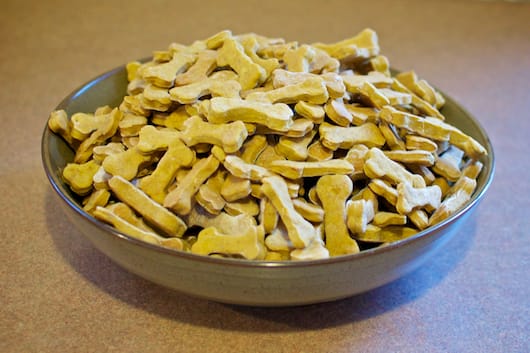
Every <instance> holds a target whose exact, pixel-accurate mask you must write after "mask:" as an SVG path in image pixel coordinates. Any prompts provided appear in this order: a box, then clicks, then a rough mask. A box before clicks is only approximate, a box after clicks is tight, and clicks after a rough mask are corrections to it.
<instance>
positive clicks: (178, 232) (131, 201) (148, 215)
mask: <svg viewBox="0 0 530 353" xmlns="http://www.w3.org/2000/svg"><path fill="white" fill-rule="evenodd" d="M109 186H110V189H111V190H112V191H113V193H114V194H115V195H116V197H117V198H118V199H120V200H121V201H123V202H125V203H126V204H127V205H129V206H131V207H132V208H134V210H135V211H136V212H138V213H139V214H141V215H142V216H143V217H145V219H146V220H148V221H149V222H150V223H152V224H153V225H155V226H156V227H157V228H159V229H160V230H161V231H163V232H164V233H165V234H168V235H170V236H176V237H181V236H182V235H183V234H184V232H185V231H186V228H187V227H186V224H185V223H184V222H183V221H182V220H181V219H180V218H179V217H178V216H176V215H175V214H173V213H172V212H170V211H169V210H167V209H166V208H164V207H162V206H161V205H160V204H158V203H157V202H155V201H153V200H152V199H151V198H149V196H147V195H146V194H145V193H144V192H142V191H141V190H140V189H138V188H137V187H135V186H134V185H133V184H131V183H130V182H128V181H127V180H126V179H124V178H123V177H121V176H114V177H112V178H111V179H110V180H109Z"/></svg>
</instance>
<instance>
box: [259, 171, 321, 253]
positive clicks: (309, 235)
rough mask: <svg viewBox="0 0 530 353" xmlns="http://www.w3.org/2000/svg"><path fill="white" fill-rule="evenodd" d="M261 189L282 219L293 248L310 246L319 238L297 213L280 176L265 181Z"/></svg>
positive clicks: (309, 224)
mask: <svg viewBox="0 0 530 353" xmlns="http://www.w3.org/2000/svg"><path fill="white" fill-rule="evenodd" d="M261 189H262V190H263V193H264V194H265V196H266V197H267V198H268V199H269V200H270V201H271V203H272V204H273V205H274V208H275V209H276V211H277V212H278V214H279V216H280V218H281V219H282V222H283V224H284V225H285V228H286V229H287V234H288V235H289V239H290V240H291V242H292V243H293V246H294V247H296V248H305V247H306V246H308V245H309V244H310V243H311V241H312V240H313V239H315V238H316V237H317V234H316V231H315V229H314V227H313V225H312V224H311V223H309V222H308V221H306V220H305V219H304V218H303V217H302V216H301V215H300V214H299V213H298V212H296V210H295V208H294V205H293V202H292V200H291V198H290V197H289V191H288V190H287V184H286V182H285V180H284V179H283V178H281V177H278V176H270V177H266V178H264V179H263V183H262V186H261Z"/></svg>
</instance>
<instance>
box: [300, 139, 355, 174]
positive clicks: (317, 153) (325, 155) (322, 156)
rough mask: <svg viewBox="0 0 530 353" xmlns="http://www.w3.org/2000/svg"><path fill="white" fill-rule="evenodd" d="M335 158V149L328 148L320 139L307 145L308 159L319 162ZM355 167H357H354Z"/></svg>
mask: <svg viewBox="0 0 530 353" xmlns="http://www.w3.org/2000/svg"><path fill="white" fill-rule="evenodd" d="M332 158H333V150H331V149H329V148H327V147H326V146H324V145H323V144H322V142H320V141H315V142H313V143H312V144H310V145H309V146H307V161H308V162H319V161H327V160H330V159H332ZM354 169H355V168H354Z"/></svg>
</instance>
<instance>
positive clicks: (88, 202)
mask: <svg viewBox="0 0 530 353" xmlns="http://www.w3.org/2000/svg"><path fill="white" fill-rule="evenodd" d="M109 199H110V192H109V191H108V190H106V189H99V190H95V191H93V192H92V193H91V194H90V195H89V196H88V197H86V198H85V199H84V200H83V210H84V211H86V212H88V213H90V214H92V213H93V212H94V210H95V209H96V207H98V206H102V207H104V206H105V205H107V203H108V202H109Z"/></svg>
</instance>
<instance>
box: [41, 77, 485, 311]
mask: <svg viewBox="0 0 530 353" xmlns="http://www.w3.org/2000/svg"><path fill="white" fill-rule="evenodd" d="M126 87H127V74H126V71H125V67H119V68H116V69H114V70H112V71H109V72H107V73H104V74H102V75H101V76H99V77H96V78H95V79H93V80H91V81H89V82H87V83H86V84H84V85H82V86H81V87H80V88H78V89H76V90H75V91H74V92H72V93H71V94H70V95H69V96H68V97H66V98H65V99H64V100H63V101H62V102H61V103H60V104H59V105H58V106H57V108H56V109H64V110H65V111H66V112H67V113H68V115H69V116H70V115H71V114H73V113H75V112H93V111H94V110H95V109H96V108H97V107H99V106H102V105H109V106H117V105H119V103H120V102H121V100H122V98H123V96H124V95H125V94H126ZM444 96H445V95H444ZM445 98H446V105H445V106H444V108H443V109H442V113H443V114H444V115H445V117H446V118H447V121H448V122H449V123H451V124H453V125H455V126H456V127H458V128H459V129H461V130H462V131H464V132H465V133H467V134H468V135H470V136H472V137H473V138H475V139H476V140H477V141H478V142H480V143H481V144H482V145H483V146H484V147H485V148H486V149H487V152H488V156H487V158H485V159H484V160H482V163H483V164H484V168H483V170H482V173H481V174H480V176H479V178H478V182H477V189H476V191H475V194H474V195H473V197H472V198H471V200H470V201H469V202H468V203H467V204H466V205H465V206H464V207H463V208H462V209H461V210H459V211H458V212H456V213H455V214H453V215H452V216H451V217H449V218H448V219H446V220H444V221H443V222H441V223H439V224H436V225H435V226H432V227H429V228H428V229H426V230H424V231H421V232H419V233H417V234H416V235H414V236H412V237H410V238H407V239H404V240H401V241H398V242H395V243H392V244H389V245H387V246H384V247H377V248H373V249H369V250H365V251H363V252H361V253H358V254H351V255H345V256H339V257H332V258H329V259H322V260H310V261H288V262H287V261H286V262H274V261H248V260H238V259H228V258H213V257H207V256H201V255H195V254H191V253H186V252H182V251H178V250H173V249H167V248H163V247H160V246H156V245H152V244H148V243H145V242H143V241H140V240H137V239H135V238H132V237H130V236H128V235H126V234H123V233H120V232H119V231H117V230H116V229H114V228H113V227H111V226H109V225H107V224H105V223H103V222H100V221H99V220H97V219H95V218H93V217H92V216H90V215H89V214H87V213H86V212H84V211H83V209H82V206H81V204H80V202H79V198H77V197H76V196H75V195H74V194H73V193H72V192H71V191H70V189H69V187H68V186H67V185H66V184H65V183H64V182H63V181H62V178H61V170H62V169H63V168H64V166H65V165H66V164H67V163H68V162H71V161H72V160H73V157H74V153H73V151H72V150H71V149H70V148H69V146H68V145H67V144H66V142H65V141H64V140H63V139H62V138H61V137H59V136H57V135H55V134H54V133H53V132H51V131H50V130H49V129H48V127H47V126H46V127H45V128H44V132H43V135H42V161H43V166H44V169H45V171H46V174H47V177H48V179H49V182H50V184H51V186H52V188H53V190H54V191H55V193H56V194H57V196H58V200H57V202H58V203H59V204H60V205H61V206H62V207H63V209H64V212H65V214H66V215H67V217H68V219H69V220H70V221H71V223H72V224H73V225H74V226H75V227H76V228H77V229H78V230H79V231H80V232H81V233H82V234H83V235H84V236H85V237H86V238H87V239H88V240H90V242H92V244H93V245H94V246H95V247H96V248H97V249H99V250H100V251H101V252H103V253H104V254H105V255H107V256H108V257H110V258H111V259H112V260H113V261H115V262H116V263H117V264H118V265H120V266H122V267H123V268H125V269H127V270H129V271H130V272H132V273H135V274H137V275H139V276H141V277H143V278H146V279H148V280H150V281H152V282H155V283H158V284H160V285H163V286H166V287H169V288H172V289H174V290H177V291H180V292H182V293H186V294H188V295H191V296H196V297H201V298H205V299H209V300H214V301H218V302H223V303H231V304H240V305H251V306H291V305H303V304H311V303H319V302H326V301H332V300H337V299H341V298H345V297H349V296H352V295H355V294H358V293H362V292H365V291H368V290H370V289H373V288H376V287H379V286H381V285H384V284H386V283H389V282H391V281H393V280H395V279H397V278H399V277H401V276H403V275H405V274H407V273H410V272H411V271H413V270H414V269H416V268H418V267H419V266H420V265H421V264H423V263H424V262H425V261H426V260H427V259H429V258H430V257H431V256H433V254H434V253H435V252H436V251H437V250H438V249H440V248H441V247H442V246H443V245H444V244H446V243H447V241H449V240H450V239H451V237H452V236H453V235H455V234H456V233H458V230H459V226H460V224H461V223H462V222H465V219H466V218H467V217H468V216H469V215H470V214H471V213H472V211H473V209H475V208H476V206H477V204H478V203H479V201H480V200H481V199H482V198H483V196H484V194H485V192H486V190H487V189H488V187H489V185H490V184H491V182H492V179H493V174H494V153H493V148H492V145H491V142H490V140H489V138H488V136H487V134H486V132H485V131H484V129H483V128H482V127H481V126H480V124H479V122H478V121H477V120H475V119H474V118H473V117H472V116H471V115H470V114H469V113H468V112H467V111H465V110H464V109H463V108H462V107H460V106H459V105H458V104H457V103H456V102H454V101H453V100H452V99H451V98H449V97H447V96H445ZM53 206H54V205H48V207H53Z"/></svg>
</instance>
